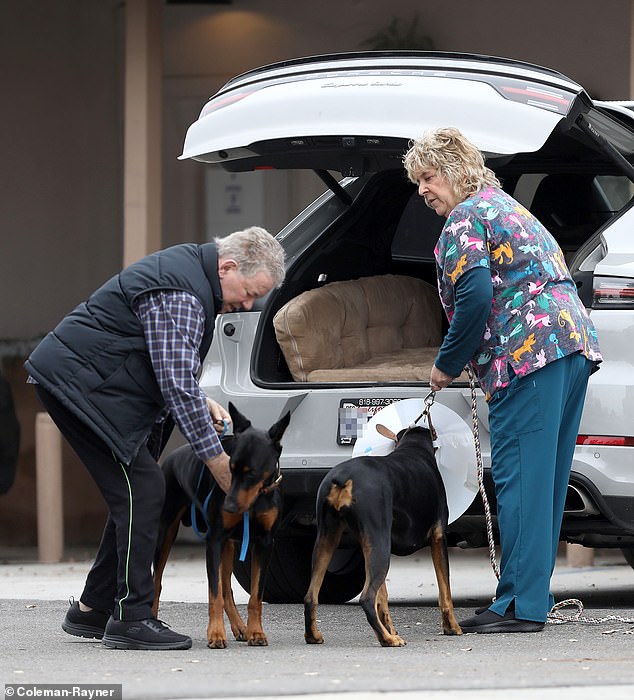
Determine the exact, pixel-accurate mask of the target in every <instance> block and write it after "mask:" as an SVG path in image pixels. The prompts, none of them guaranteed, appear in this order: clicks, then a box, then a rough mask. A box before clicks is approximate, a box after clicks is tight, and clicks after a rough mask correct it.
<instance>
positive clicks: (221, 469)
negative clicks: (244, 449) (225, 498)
mask: <svg viewBox="0 0 634 700" xmlns="http://www.w3.org/2000/svg"><path fill="white" fill-rule="evenodd" d="M207 467H208V468H209V471H210V472H211V474H212V476H213V478H214V479H215V480H216V481H217V482H218V485H219V486H220V488H221V489H222V490H223V491H224V492H225V493H229V489H230V488H231V469H230V468H229V455H228V454H227V453H226V452H221V453H220V454H219V455H216V456H215V457H211V458H210V459H208V460H207Z"/></svg>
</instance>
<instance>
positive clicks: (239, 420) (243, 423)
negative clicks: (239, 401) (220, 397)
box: [229, 401, 251, 435]
mask: <svg viewBox="0 0 634 700" xmlns="http://www.w3.org/2000/svg"><path fill="white" fill-rule="evenodd" d="M229 415H230V416H231V422H232V423H233V434H234V435H237V434H238V433H242V432H243V431H245V430H246V429H247V428H250V427H251V421H250V420H249V419H248V418H247V417H246V416H243V415H242V414H241V413H240V411H238V409H237V408H236V407H235V406H234V405H233V404H232V403H231V401H229Z"/></svg>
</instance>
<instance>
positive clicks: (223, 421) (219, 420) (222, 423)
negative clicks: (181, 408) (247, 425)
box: [205, 396, 231, 435]
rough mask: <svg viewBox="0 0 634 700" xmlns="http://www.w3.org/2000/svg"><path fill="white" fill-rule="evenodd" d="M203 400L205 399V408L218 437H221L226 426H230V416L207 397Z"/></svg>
mask: <svg viewBox="0 0 634 700" xmlns="http://www.w3.org/2000/svg"><path fill="white" fill-rule="evenodd" d="M205 398H206V399H207V408H208V409H209V413H210V414H211V419H212V421H213V424H214V428H215V430H216V432H217V433H218V435H222V433H223V431H225V430H226V426H227V425H231V416H230V415H229V413H228V412H227V411H226V410H225V409H224V407H223V406H221V405H220V404H219V403H218V402H217V401H214V400H213V399H210V398H209V397H208V396H207V397H205Z"/></svg>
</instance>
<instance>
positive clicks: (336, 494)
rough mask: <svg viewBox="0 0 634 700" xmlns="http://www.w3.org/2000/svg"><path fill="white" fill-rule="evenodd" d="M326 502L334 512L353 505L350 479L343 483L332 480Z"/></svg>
mask: <svg viewBox="0 0 634 700" xmlns="http://www.w3.org/2000/svg"><path fill="white" fill-rule="evenodd" d="M326 502H327V503H328V505H329V506H331V507H332V508H334V509H335V510H336V511H341V510H342V509H344V508H349V507H350V506H351V505H352V504H353V503H354V496H353V494H352V479H347V480H346V481H345V482H344V483H340V482H337V481H336V480H334V479H333V480H332V482H331V484H330V490H329V491H328V495H327V496H326Z"/></svg>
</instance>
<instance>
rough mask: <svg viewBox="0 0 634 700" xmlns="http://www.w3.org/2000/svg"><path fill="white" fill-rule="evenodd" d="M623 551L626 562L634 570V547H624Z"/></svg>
mask: <svg viewBox="0 0 634 700" xmlns="http://www.w3.org/2000/svg"><path fill="white" fill-rule="evenodd" d="M621 551H622V552H623V556H624V557H625V561H626V562H627V563H628V564H629V565H630V566H631V567H632V568H633V569H634V547H628V548H625V547H623V549H621Z"/></svg>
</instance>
